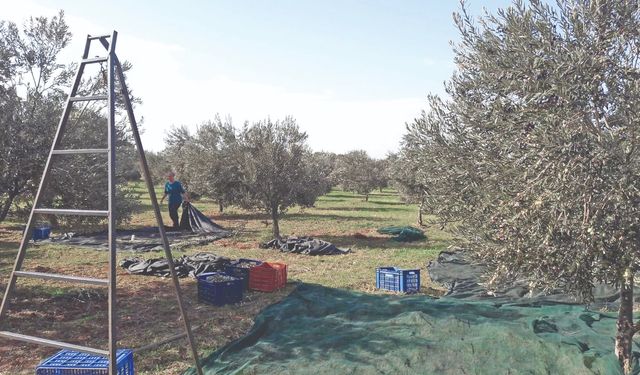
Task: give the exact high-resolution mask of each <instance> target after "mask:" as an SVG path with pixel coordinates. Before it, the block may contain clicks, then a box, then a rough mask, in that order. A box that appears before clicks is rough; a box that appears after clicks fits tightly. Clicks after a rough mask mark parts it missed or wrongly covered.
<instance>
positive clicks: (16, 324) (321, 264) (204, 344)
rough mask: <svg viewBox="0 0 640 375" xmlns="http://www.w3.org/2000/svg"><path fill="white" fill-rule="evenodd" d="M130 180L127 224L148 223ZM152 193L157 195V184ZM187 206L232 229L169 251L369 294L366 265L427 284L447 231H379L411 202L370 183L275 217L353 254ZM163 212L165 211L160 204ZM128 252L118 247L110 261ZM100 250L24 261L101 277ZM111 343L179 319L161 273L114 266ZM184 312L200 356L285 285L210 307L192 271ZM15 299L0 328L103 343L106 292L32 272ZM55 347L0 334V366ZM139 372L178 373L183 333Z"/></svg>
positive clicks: (236, 214)
mask: <svg viewBox="0 0 640 375" xmlns="http://www.w3.org/2000/svg"><path fill="white" fill-rule="evenodd" d="M133 188H134V189H135V190H136V191H137V192H138V193H140V199H141V203H142V205H141V209H140V210H139V211H138V212H137V213H135V215H134V217H133V219H132V221H131V222H130V223H129V224H128V227H140V226H148V225H154V224H155V218H154V214H153V210H152V208H151V203H150V200H149V198H148V196H147V194H146V193H145V188H144V185H143V184H142V183H137V184H135V185H134V186H133ZM157 193H158V194H159V196H161V193H162V191H161V190H158V191H157ZM194 205H195V206H196V207H197V208H198V209H200V210H201V211H202V212H204V213H205V214H206V215H208V216H210V217H212V218H213V219H214V220H215V221H216V222H217V223H219V224H221V225H223V226H225V227H227V228H230V229H233V230H235V231H236V232H237V234H236V235H235V236H234V237H232V238H227V239H223V240H219V241H216V242H214V243H211V244H209V245H205V246H200V247H194V248H189V249H187V250H186V252H184V253H183V252H175V253H174V256H180V255H182V254H185V253H186V254H193V253H197V252H213V253H215V254H218V255H223V256H227V257H230V258H253V259H261V260H264V261H276V262H284V263H287V264H288V266H289V280H290V281H299V282H306V283H318V284H322V285H325V286H328V287H333V288H345V289H351V290H359V291H364V292H369V293H383V292H380V291H376V290H375V268H376V267H379V266H391V265H393V266H399V267H405V268H419V269H421V270H422V271H423V272H422V284H423V293H437V290H435V289H432V285H431V284H430V283H429V280H428V277H427V275H426V269H425V267H426V264H427V263H428V261H429V260H431V259H433V258H434V257H435V256H436V255H437V254H438V252H439V251H440V250H442V249H444V248H445V247H446V246H448V245H449V244H450V243H452V241H453V238H452V237H451V236H450V235H449V234H447V233H445V232H442V231H440V230H438V229H436V228H426V235H427V238H428V239H427V240H425V241H418V242H413V243H401V242H396V241H393V240H391V239H390V238H389V237H388V236H384V235H380V234H378V233H377V232H376V230H377V229H378V228H380V227H383V226H389V225H410V224H413V223H415V221H416V220H415V219H416V212H417V207H416V206H414V205H406V204H403V203H402V202H400V201H399V199H398V197H397V195H396V194H395V193H394V192H393V191H391V190H385V191H383V192H376V193H373V194H371V195H370V198H369V201H368V202H365V201H364V199H363V197H362V196H359V195H355V194H351V193H348V192H343V191H333V192H331V193H329V194H327V195H325V196H323V197H320V198H319V199H318V201H317V204H316V206H315V207H312V208H306V209H301V208H293V209H291V210H289V212H287V214H286V215H285V216H284V217H283V219H282V221H281V223H280V229H281V233H283V234H285V235H309V236H314V237H318V238H321V239H324V240H326V241H330V242H333V243H334V244H335V245H337V246H338V247H340V248H350V249H352V250H353V253H351V254H348V255H344V256H320V257H312V256H306V255H297V254H286V253H280V252H279V251H277V250H263V249H259V248H258V244H259V243H261V242H264V241H267V240H269V239H271V226H270V225H268V224H265V221H268V217H267V216H266V215H263V214H260V213H255V212H247V211H245V210H241V209H238V208H235V207H230V208H227V209H226V210H225V212H224V213H219V212H218V205H217V203H216V202H213V201H209V200H206V199H204V200H200V201H197V202H194ZM163 218H164V220H169V219H168V213H167V212H166V208H163ZM21 224H22V223H20V222H18V221H16V220H14V221H8V222H4V223H0V291H4V288H5V287H6V283H7V280H8V276H9V273H10V272H11V267H12V266H13V261H14V258H15V255H16V251H17V247H18V243H19V240H20V236H21V232H20V228H21ZM131 255H132V254H131V253H122V254H118V258H119V260H120V259H122V258H124V257H128V256H131ZM141 256H143V257H145V258H152V257H162V256H163V254H162V253H161V252H152V253H145V254H142V255H141ZM107 258H108V254H107V253H106V252H99V251H94V250H89V249H82V248H78V247H63V246H53V245H36V246H31V247H30V248H29V250H28V253H27V258H26V260H25V264H24V268H23V269H26V270H39V271H41V272H54V273H64V274H73V275H81V276H94V277H105V275H106V272H107ZM118 277H119V281H118V288H119V289H118V296H117V298H118V308H119V317H118V319H119V320H118V322H119V325H118V328H119V330H120V341H119V345H120V346H122V347H139V346H142V345H145V344H148V343H151V342H153V341H155V340H158V339H161V338H164V337H167V336H171V335H173V334H175V333H180V332H181V331H180V330H181V322H180V321H179V319H178V317H179V314H178V311H177V307H176V304H175V296H174V294H173V291H172V289H171V283H170V280H167V279H161V278H156V277H143V276H131V275H128V274H127V273H126V272H124V271H122V270H118ZM181 285H182V289H183V291H184V293H185V301H186V304H187V312H188V314H189V316H190V317H191V318H192V320H193V325H194V326H198V327H199V328H198V329H197V330H196V340H197V341H198V344H199V349H200V353H201V355H206V354H207V353H210V352H211V351H213V350H215V349H217V348H219V347H221V346H222V345H224V344H226V343H228V342H229V341H231V340H234V339H236V338H238V337H241V336H242V335H243V334H245V333H246V332H247V331H248V330H249V328H250V327H251V325H252V324H253V319H254V318H255V316H256V315H257V314H258V313H259V312H260V311H261V310H262V309H264V308H265V307H266V306H268V305H269V304H272V303H275V302H277V301H279V300H281V299H282V298H284V297H285V296H286V295H287V294H288V293H289V292H290V291H291V290H292V288H293V287H294V283H291V284H290V285H289V286H288V287H287V289H285V290H282V291H279V292H277V293H258V292H251V293H249V294H248V296H246V298H245V299H244V301H243V303H242V304H240V305H238V306H226V307H222V308H216V307H212V306H208V305H200V304H197V303H196V287H195V282H194V280H191V279H183V280H181ZM16 291H17V293H16V294H17V298H16V299H15V300H14V301H13V303H12V305H11V306H10V311H9V314H8V319H6V320H5V321H3V322H2V323H1V326H0V329H3V330H4V329H7V330H11V331H17V332H21V333H25V334H33V335H38V336H46V337H48V338H52V339H58V340H63V341H68V342H73V343H79V344H82V345H89V346H96V347H103V348H104V347H105V345H106V339H105V338H106V333H107V332H106V324H107V320H106V319H107V316H106V308H105V307H106V294H105V293H104V290H100V289H93V288H78V287H72V286H69V285H67V284H59V283H52V282H43V281H37V280H28V279H27V280H19V282H18V287H17V289H16ZM55 351H56V350H55V349H48V348H43V347H39V346H34V345H29V344H23V343H18V342H14V341H7V340H0V374H31V373H33V369H34V368H35V366H36V365H37V363H38V362H39V361H40V360H41V359H43V358H45V357H46V356H48V355H50V354H52V353H54V352H55ZM135 360H136V368H137V371H138V373H139V374H143V375H144V374H180V373H181V372H182V371H184V370H185V369H186V368H187V367H189V366H190V365H191V359H190V356H189V352H188V350H187V345H186V342H185V341H178V342H176V343H174V344H170V345H165V346H163V347H160V348H159V349H156V350H152V351H148V352H143V353H140V354H137V355H136V359H135Z"/></svg>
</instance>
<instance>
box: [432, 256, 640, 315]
mask: <svg viewBox="0 0 640 375" xmlns="http://www.w3.org/2000/svg"><path fill="white" fill-rule="evenodd" d="M427 271H428V272H429V277H430V278H431V280H432V281H433V282H435V283H437V284H440V285H442V286H443V287H445V288H447V290H448V291H447V294H446V296H447V297H452V298H458V299H464V300H468V301H487V302H494V303H512V304H522V305H539V304H549V303H569V304H580V301H578V300H576V299H575V298H574V297H573V296H570V295H567V294H564V293H562V292H560V291H553V292H551V293H547V294H544V293H541V292H539V291H535V290H533V291H532V290H530V289H529V286H528V283H527V281H526V280H525V279H522V280H517V281H516V282H514V283H511V284H509V285H505V286H503V287H501V288H499V289H497V290H492V291H489V290H487V288H486V287H485V286H484V285H483V279H484V274H485V272H486V266H484V265H483V264H481V263H478V262H476V261H474V260H472V258H471V257H470V256H469V254H467V253H465V252H464V251H460V250H457V251H442V252H441V253H440V254H439V255H438V258H437V259H436V260H433V261H430V262H429V264H428V265H427ZM634 289H635V290H636V292H638V293H639V295H640V288H634ZM593 295H594V297H595V301H594V302H592V303H590V304H589V307H590V308H604V307H606V308H610V309H611V308H617V305H616V303H615V302H616V301H617V300H618V297H619V293H618V290H617V289H615V288H612V287H610V286H607V285H604V284H597V285H596V286H595V288H594V289H593Z"/></svg>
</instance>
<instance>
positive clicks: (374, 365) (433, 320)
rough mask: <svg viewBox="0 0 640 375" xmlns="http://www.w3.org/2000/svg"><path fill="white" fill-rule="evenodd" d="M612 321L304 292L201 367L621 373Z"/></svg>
mask: <svg viewBox="0 0 640 375" xmlns="http://www.w3.org/2000/svg"><path fill="white" fill-rule="evenodd" d="M615 322H616V321H615V316H614V314H608V313H607V314H605V313H599V312H596V311H589V310H585V308H584V307H582V306H579V305H570V304H549V305H546V304H545V305H541V306H539V307H531V306H527V307H522V306H516V305H509V304H502V305H499V304H492V303H487V302H473V301H464V300H459V299H455V298H447V297H445V298H441V299H434V298H430V297H427V296H424V295H416V296H399V295H371V294H365V293H359V292H352V291H347V290H340V289H332V288H326V287H323V286H319V285H310V284H302V285H300V286H299V287H298V288H297V289H296V290H295V291H294V292H293V293H292V294H291V295H290V296H288V297H287V298H286V299H284V300H283V301H282V302H280V303H278V304H275V305H272V306H270V307H268V308H267V309H265V310H264V311H263V312H262V313H261V314H260V315H259V316H258V317H257V319H256V323H255V325H254V327H253V328H252V330H251V331H250V332H249V333H248V334H247V336H245V337H243V338H241V339H239V340H237V341H235V342H232V343H231V344H229V345H227V346H225V347H223V348H222V349H220V350H218V351H216V352H214V353H213V354H211V355H210V356H209V357H208V358H206V359H205V360H204V368H205V374H208V375H211V374H296V375H297V374H456V375H458V374H491V375H494V374H573V375H577V374H620V373H621V371H620V368H619V365H618V363H617V360H616V357H615V356H614V354H613V336H614V334H615ZM637 349H638V348H637V346H634V350H637ZM636 367H637V366H636ZM636 373H637V372H636ZM187 374H195V371H194V370H193V369H190V370H189V371H187Z"/></svg>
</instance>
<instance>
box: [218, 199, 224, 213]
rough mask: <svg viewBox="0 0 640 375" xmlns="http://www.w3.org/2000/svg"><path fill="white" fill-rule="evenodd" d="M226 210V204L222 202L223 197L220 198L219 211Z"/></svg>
mask: <svg viewBox="0 0 640 375" xmlns="http://www.w3.org/2000/svg"><path fill="white" fill-rule="evenodd" d="M223 211H224V204H223V202H222V199H220V200H219V201H218V212H220V213H222V212H223Z"/></svg>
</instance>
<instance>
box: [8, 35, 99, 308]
mask: <svg viewBox="0 0 640 375" xmlns="http://www.w3.org/2000/svg"><path fill="white" fill-rule="evenodd" d="M88 49H89V41H87V42H86V44H85V55H86V54H87V53H88ZM85 58H86V56H85ZM83 72H84V65H83V64H80V65H79V66H78V70H77V71H76V77H75V79H74V83H73V86H72V88H71V91H70V93H69V96H68V98H67V104H66V106H65V107H64V111H63V112H62V117H61V118H60V123H59V124H58V129H57V130H56V134H55V136H54V139H53V143H52V144H51V150H50V151H49V156H48V157H47V162H46V164H45V167H44V171H43V172H42V178H41V179H40V185H39V186H38V191H37V193H36V196H35V199H34V201H33V207H31V213H30V214H29V219H28V220H27V227H26V228H25V230H24V233H23V235H22V240H21V241H20V247H19V248H18V255H17V256H16V261H15V263H14V264H13V270H12V271H11V276H10V277H9V283H7V289H6V290H5V291H4V297H3V298H2V304H1V305H0V321H1V320H2V317H3V316H4V314H5V313H6V311H7V307H8V305H9V299H11V295H12V293H13V288H15V285H16V275H15V272H16V271H20V270H21V269H22V263H23V262H24V258H25V255H26V250H27V244H28V243H29V237H31V232H32V227H33V216H34V210H35V209H36V208H37V207H38V206H39V205H40V203H41V202H40V201H41V199H42V188H43V187H44V186H45V185H46V181H47V180H48V177H49V171H50V170H51V156H52V154H53V150H55V149H56V148H57V146H58V145H59V144H60V141H61V140H62V134H63V133H64V129H65V127H66V125H67V120H68V119H69V115H70V114H71V107H72V103H71V100H70V99H71V97H73V96H74V95H75V94H76V91H77V90H78V86H79V85H80V81H81V77H82V73H83Z"/></svg>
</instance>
